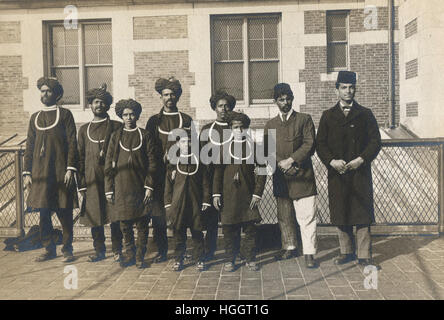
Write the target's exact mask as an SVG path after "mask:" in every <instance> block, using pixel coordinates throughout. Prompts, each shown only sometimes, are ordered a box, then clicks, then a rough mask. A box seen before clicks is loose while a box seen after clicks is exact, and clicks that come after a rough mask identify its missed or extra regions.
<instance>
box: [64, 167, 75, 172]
mask: <svg viewBox="0 0 444 320" xmlns="http://www.w3.org/2000/svg"><path fill="white" fill-rule="evenodd" d="M66 170H72V171H75V172H77V168H74V167H66Z"/></svg>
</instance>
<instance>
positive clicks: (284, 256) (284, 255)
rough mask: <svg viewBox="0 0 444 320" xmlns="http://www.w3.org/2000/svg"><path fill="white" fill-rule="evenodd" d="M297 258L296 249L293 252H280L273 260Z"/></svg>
mask: <svg viewBox="0 0 444 320" xmlns="http://www.w3.org/2000/svg"><path fill="white" fill-rule="evenodd" d="M297 256H298V252H297V250H296V249H293V250H281V251H280V252H279V253H278V254H276V255H275V256H274V258H275V260H287V259H291V258H295V257H297Z"/></svg>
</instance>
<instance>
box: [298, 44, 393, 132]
mask: <svg viewBox="0 0 444 320" xmlns="http://www.w3.org/2000/svg"><path fill="white" fill-rule="evenodd" d="M395 56H396V61H398V59H399V54H398V46H397V48H396V50H395ZM387 57H388V45H387V44H384V43H381V44H366V45H356V46H351V47H350V58H351V60H350V69H351V70H353V71H355V72H357V73H358V83H357V92H356V97H355V99H356V101H357V102H359V103H360V104H361V105H363V106H365V107H368V108H371V109H372V111H373V113H374V114H375V117H376V119H377V120H378V122H379V124H380V125H384V124H385V123H386V121H387V118H388V105H389V92H388V88H389V68H388V59H387ZM395 65H396V68H395V73H396V75H397V76H396V78H395V83H396V86H395V101H396V107H395V108H396V110H395V111H396V121H397V123H399V68H398V63H397V62H396V63H395ZM305 66H306V69H304V70H301V71H300V73H299V79H300V82H305V99H306V104H305V105H302V106H301V112H305V113H309V114H311V116H312V117H313V121H314V122H315V124H316V125H318V124H319V120H320V117H321V115H322V112H323V111H324V110H326V109H328V108H330V107H332V106H333V105H334V104H335V103H336V102H337V96H336V93H335V82H336V81H321V76H320V75H321V74H322V73H327V48H326V47H323V46H322V47H306V48H305Z"/></svg>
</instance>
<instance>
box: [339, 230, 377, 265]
mask: <svg viewBox="0 0 444 320" xmlns="http://www.w3.org/2000/svg"><path fill="white" fill-rule="evenodd" d="M338 238H339V246H340V250H341V254H350V253H354V252H355V250H354V248H356V251H357V254H358V259H370V258H371V257H372V254H371V244H372V241H371V236H370V226H369V225H357V226H356V243H354V236H353V226H338Z"/></svg>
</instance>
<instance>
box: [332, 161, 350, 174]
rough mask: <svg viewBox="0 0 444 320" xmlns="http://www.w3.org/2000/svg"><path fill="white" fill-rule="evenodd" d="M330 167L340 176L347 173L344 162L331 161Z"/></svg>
mask: <svg viewBox="0 0 444 320" xmlns="http://www.w3.org/2000/svg"><path fill="white" fill-rule="evenodd" d="M330 165H331V166H332V167H333V169H335V170H336V171H337V172H339V173H340V174H344V173H345V172H346V171H347V167H346V162H345V161H344V160H342V159H341V160H331V162H330Z"/></svg>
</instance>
